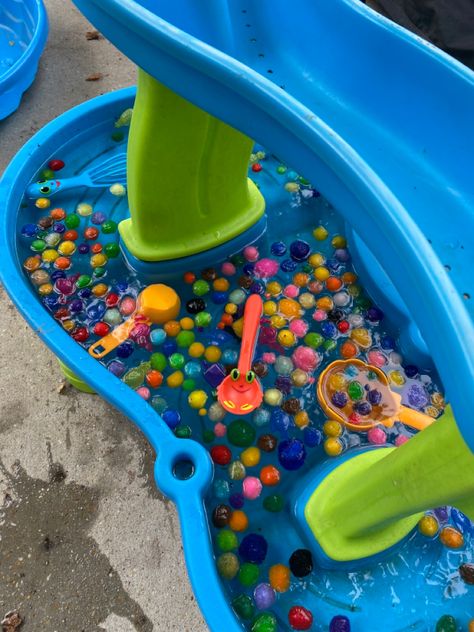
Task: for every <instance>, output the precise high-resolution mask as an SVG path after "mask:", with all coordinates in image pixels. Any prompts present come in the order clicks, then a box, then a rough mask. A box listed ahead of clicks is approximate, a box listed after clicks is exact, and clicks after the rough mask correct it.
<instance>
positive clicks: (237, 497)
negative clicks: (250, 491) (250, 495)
mask: <svg viewBox="0 0 474 632" xmlns="http://www.w3.org/2000/svg"><path fill="white" fill-rule="evenodd" d="M229 503H230V505H231V506H232V507H233V508H234V509H242V507H243V506H244V503H245V498H244V495H243V494H240V493H239V492H236V493H235V494H232V495H231V496H229Z"/></svg>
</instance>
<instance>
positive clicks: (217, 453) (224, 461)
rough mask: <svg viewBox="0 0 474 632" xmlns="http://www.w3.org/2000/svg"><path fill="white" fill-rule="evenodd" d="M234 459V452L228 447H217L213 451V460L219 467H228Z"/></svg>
mask: <svg viewBox="0 0 474 632" xmlns="http://www.w3.org/2000/svg"><path fill="white" fill-rule="evenodd" d="M231 458H232V452H231V451H230V450H229V448H228V447H227V446H226V445H215V446H214V447H213V448H212V449H211V459H212V460H213V461H214V463H216V464H217V465H228V464H229V463H230V460H231Z"/></svg>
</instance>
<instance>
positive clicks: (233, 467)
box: [227, 461, 246, 481]
mask: <svg viewBox="0 0 474 632" xmlns="http://www.w3.org/2000/svg"><path fill="white" fill-rule="evenodd" d="M227 471H228V472H229V478H230V479H232V480H233V481H241V480H242V479H243V478H245V473H246V472H245V465H244V464H243V463H242V461H232V463H229V467H228V468H227Z"/></svg>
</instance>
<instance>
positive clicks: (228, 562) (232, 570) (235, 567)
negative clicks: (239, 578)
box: [217, 552, 240, 580]
mask: <svg viewBox="0 0 474 632" xmlns="http://www.w3.org/2000/svg"><path fill="white" fill-rule="evenodd" d="M239 568H240V564H239V558H238V557H237V555H235V553H231V552H228V553H223V554H222V555H220V556H219V557H218V558H217V570H218V572H219V575H220V576H221V577H223V578H224V579H228V580H232V579H234V577H235V576H236V575H237V573H238V572H239Z"/></svg>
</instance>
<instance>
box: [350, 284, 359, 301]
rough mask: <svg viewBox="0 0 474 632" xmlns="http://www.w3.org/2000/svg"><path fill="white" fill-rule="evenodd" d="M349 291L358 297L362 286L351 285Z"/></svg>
mask: <svg viewBox="0 0 474 632" xmlns="http://www.w3.org/2000/svg"><path fill="white" fill-rule="evenodd" d="M347 291H348V292H349V294H350V295H351V296H352V298H357V297H358V296H360V287H359V286H358V285H349V287H348V288H347Z"/></svg>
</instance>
